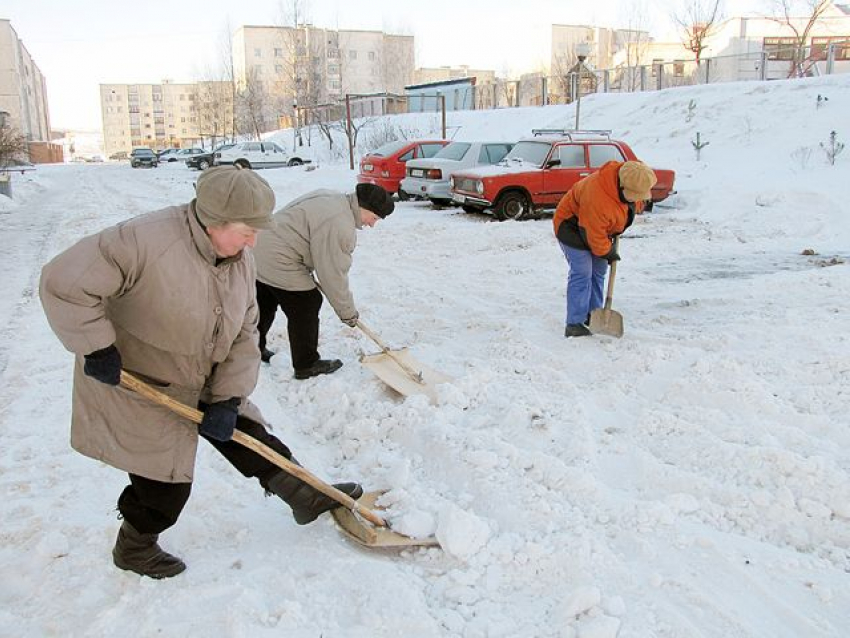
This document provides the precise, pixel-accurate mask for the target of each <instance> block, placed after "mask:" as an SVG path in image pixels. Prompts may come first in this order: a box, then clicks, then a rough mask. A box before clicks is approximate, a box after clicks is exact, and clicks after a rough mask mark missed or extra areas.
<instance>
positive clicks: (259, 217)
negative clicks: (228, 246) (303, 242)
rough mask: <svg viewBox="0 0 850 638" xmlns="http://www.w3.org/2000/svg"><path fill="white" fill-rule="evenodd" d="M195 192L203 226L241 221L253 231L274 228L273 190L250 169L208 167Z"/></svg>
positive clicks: (196, 206)
mask: <svg viewBox="0 0 850 638" xmlns="http://www.w3.org/2000/svg"><path fill="white" fill-rule="evenodd" d="M195 190H196V191H197V194H196V196H195V211H196V212H197V213H198V219H200V220H201V223H202V224H203V225H204V226H221V225H222V224H226V223H228V222H242V223H243V224H247V225H248V226H251V227H252V228H259V229H268V228H273V227H274V223H273V221H272V211H273V210H274V203H275V199H274V191H272V188H271V186H269V183H268V182H267V181H266V180H264V179H263V178H262V177H260V176H259V175H257V174H256V173H255V172H254V171H252V170H251V169H248V168H244V169H243V168H239V167H237V166H216V167H214V168H208V169H207V170H205V171H204V172H203V173H201V176H200V177H199V178H198V182H197V184H196V186H195Z"/></svg>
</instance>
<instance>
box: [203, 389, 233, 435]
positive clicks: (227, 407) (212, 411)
mask: <svg viewBox="0 0 850 638" xmlns="http://www.w3.org/2000/svg"><path fill="white" fill-rule="evenodd" d="M240 403H241V400H240V399H238V398H236V397H233V398H232V399H228V400H227V401H218V402H216V403H211V404H210V405H209V406H208V407H207V409H206V410H205V411H204V418H203V420H202V421H201V425H200V426H199V427H198V431H199V432H200V433H201V434H203V435H204V436H208V437H209V438H211V439H215V440H216V441H229V440H230V439H231V438H233V430H234V429H235V428H236V417H237V416H238V415H239V404H240Z"/></svg>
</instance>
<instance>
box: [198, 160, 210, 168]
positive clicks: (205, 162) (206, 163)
mask: <svg viewBox="0 0 850 638" xmlns="http://www.w3.org/2000/svg"><path fill="white" fill-rule="evenodd" d="M209 167H210V163H209V161H208V160H205V159H202V160H200V161H199V162H198V168H200V169H201V170H202V171H205V170H207V169H208V168H209Z"/></svg>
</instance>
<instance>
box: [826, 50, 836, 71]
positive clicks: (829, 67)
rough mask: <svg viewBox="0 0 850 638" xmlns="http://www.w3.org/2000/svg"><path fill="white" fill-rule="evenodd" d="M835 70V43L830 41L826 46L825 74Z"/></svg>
mask: <svg viewBox="0 0 850 638" xmlns="http://www.w3.org/2000/svg"><path fill="white" fill-rule="evenodd" d="M834 70H835V44H834V43H832V42H830V43H829V46H828V47H827V48H826V74H827V75H832V72H833V71H834Z"/></svg>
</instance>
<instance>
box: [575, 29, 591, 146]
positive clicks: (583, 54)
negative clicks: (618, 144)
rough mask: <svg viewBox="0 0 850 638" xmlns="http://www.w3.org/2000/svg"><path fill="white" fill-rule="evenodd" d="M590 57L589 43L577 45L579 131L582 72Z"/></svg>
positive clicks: (577, 112)
mask: <svg viewBox="0 0 850 638" xmlns="http://www.w3.org/2000/svg"><path fill="white" fill-rule="evenodd" d="M588 55H590V44H588V43H587V42H579V43H578V44H577V45H576V57H577V58H578V82H577V84H576V125H575V130H578V120H579V113H580V112H581V80H582V71H584V61H585V60H586V59H587V56H588Z"/></svg>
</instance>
